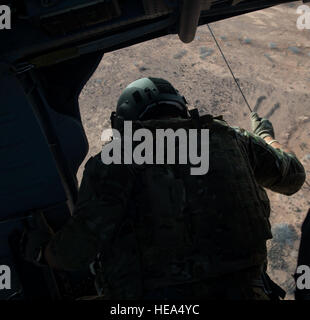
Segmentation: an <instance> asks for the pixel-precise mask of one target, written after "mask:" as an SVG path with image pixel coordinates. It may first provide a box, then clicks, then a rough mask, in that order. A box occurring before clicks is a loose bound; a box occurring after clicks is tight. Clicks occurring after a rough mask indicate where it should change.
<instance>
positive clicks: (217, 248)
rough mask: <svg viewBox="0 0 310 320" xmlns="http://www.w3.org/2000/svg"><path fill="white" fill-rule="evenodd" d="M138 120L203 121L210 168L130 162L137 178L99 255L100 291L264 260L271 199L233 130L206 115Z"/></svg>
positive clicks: (199, 124)
mask: <svg viewBox="0 0 310 320" xmlns="http://www.w3.org/2000/svg"><path fill="white" fill-rule="evenodd" d="M139 125H140V126H141V127H144V128H148V129H150V130H155V129H156V128H172V129H178V128H185V129H186V130H187V129H195V128H201V129H209V130H210V131H209V136H210V139H209V151H210V154H209V171H208V173H207V174H205V175H191V174H190V167H191V164H187V165H185V164H175V165H169V164H163V165H140V166H135V165H133V166H132V168H133V170H134V171H135V173H136V176H137V179H136V187H135V190H134V192H133V194H132V199H131V201H130V206H129V208H128V215H127V217H128V218H127V219H125V221H124V223H123V224H122V226H120V227H119V229H118V233H117V235H116V236H115V241H114V246H113V248H111V251H110V252H109V253H106V254H105V256H104V259H103V260H102V261H103V264H104V266H103V268H104V269H103V270H105V271H104V273H105V282H106V283H107V284H108V285H107V287H106V292H110V294H111V296H112V297H113V296H116V297H118V298H124V299H130V298H133V299H135V298H139V297H141V296H142V295H143V292H145V291H147V290H152V289H154V288H159V287H165V286H171V285H176V284H180V283H188V282H196V281H201V280H204V279H208V278H210V277H220V276H221V275H223V274H227V273H233V272H234V271H238V270H242V269H246V268H248V267H251V266H259V265H261V264H263V263H264V261H265V259H266V248H265V243H266V240H267V239H270V238H271V237H272V235H271V231H270V224H269V219H268V218H269V214H270V206H269V200H268V197H267V194H266V192H265V191H264V190H263V189H262V188H261V187H259V186H258V185H257V183H256V181H255V178H254V173H253V170H252V168H251V167H250V162H249V160H248V156H247V153H246V150H245V147H244V145H243V144H242V143H241V141H240V138H238V136H237V133H236V131H235V130H234V129H233V128H231V127H230V126H228V125H227V124H226V122H224V121H222V120H219V119H215V118H213V117H212V116H210V115H206V116H202V117H200V118H199V119H196V120H195V119H190V120H187V119H186V120H183V119H182V120H180V119H178V120H176V119H170V121H167V120H166V121H163V120H153V121H144V122H143V123H140V124H137V126H138V127H139ZM176 151H178V150H177V149H176Z"/></svg>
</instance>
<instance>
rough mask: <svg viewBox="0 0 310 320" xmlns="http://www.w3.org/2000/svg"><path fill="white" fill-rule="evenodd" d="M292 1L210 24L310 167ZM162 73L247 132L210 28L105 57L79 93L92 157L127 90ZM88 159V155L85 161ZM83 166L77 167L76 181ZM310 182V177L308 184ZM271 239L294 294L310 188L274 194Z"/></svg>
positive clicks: (309, 48)
mask: <svg viewBox="0 0 310 320" xmlns="http://www.w3.org/2000/svg"><path fill="white" fill-rule="evenodd" d="M300 4H301V2H300V1H297V2H292V3H290V4H286V5H280V6H276V7H273V8H270V9H267V10H262V11H257V12H254V13H251V14H247V15H243V16H239V17H235V18H231V19H227V20H223V21H219V22H216V23H212V24H211V27H212V29H213V31H214V34H215V35H216V37H217V39H218V42H219V44H220V46H221V47H222V50H223V52H224V54H225V56H226V58H227V60H228V61H229V63H230V66H231V68H232V69H233V71H234V73H235V76H236V78H237V79H238V81H239V84H240V86H241V88H242V90H243V92H244V94H245V96H246V98H247V99H248V101H249V103H250V105H251V106H252V108H254V110H255V111H257V112H258V114H259V115H260V116H263V117H267V118H269V119H270V120H271V121H272V123H273V125H274V128H275V133H276V138H277V139H278V140H279V141H280V142H281V143H283V144H284V145H285V146H287V147H289V148H290V149H292V150H293V151H294V152H295V153H296V154H297V156H298V157H299V159H300V160H301V161H302V163H303V164H304V166H305V169H306V171H307V173H308V175H309V171H310V108H309V106H310V92H309V88H310V30H298V29H297V27H296V21H297V18H298V15H297V14H296V8H297V6H298V5H300ZM147 76H153V77H162V78H166V79H167V80H169V81H170V82H171V83H172V84H173V85H174V86H175V87H176V88H177V89H178V90H179V91H180V92H181V93H183V94H184V95H185V96H186V98H187V100H188V102H189V104H190V107H191V108H193V107H198V108H199V109H200V112H201V113H212V114H214V115H220V114H222V115H224V117H225V119H226V120H227V121H228V122H229V124H231V125H238V126H241V127H244V128H245V129H250V118H249V110H248V108H247V106H246V104H245V102H244V100H243V99H242V96H241V94H240V92H239V91H238V89H237V87H236V84H235V83H234V81H233V78H232V77H231V75H230V73H229V70H228V69H227V67H226V65H225V62H224V61H223V59H222V57H221V55H220V53H219V51H218V50H217V47H216V45H215V43H214V41H213V39H212V37H211V35H210V33H209V30H208V27H207V26H202V27H199V28H198V32H197V35H196V38H195V41H193V42H192V43H190V44H183V43H182V42H181V41H180V40H179V39H178V37H177V36H176V35H170V36H166V37H163V38H159V39H155V40H152V41H149V42H145V43H142V44H139V45H135V46H132V47H129V48H126V49H122V50H119V51H115V52H112V53H108V54H106V55H105V56H104V57H103V59H102V61H101V63H100V65H99V67H98V69H97V70H96V72H95V73H94V75H93V77H92V78H91V79H90V81H89V82H88V83H87V85H86V86H85V87H84V89H83V91H82V93H81V95H80V109H81V115H82V120H83V124H84V127H85V130H86V134H87V136H88V140H89V145H90V149H89V154H88V157H87V159H88V158H89V157H90V156H92V155H95V154H96V153H98V152H100V150H101V145H102V142H101V139H100V137H101V133H102V131H103V129H106V128H108V127H109V126H110V122H109V118H110V113H111V111H112V110H114V108H115V106H116V102H117V99H118V97H119V95H120V93H121V92H122V90H123V89H124V88H125V87H126V85H128V84H129V83H130V82H132V81H134V80H136V79H138V78H141V77H147ZM87 159H86V160H87ZM82 171H83V165H82V166H81V168H80V171H79V179H80V178H81V174H82ZM309 183H310V181H309ZM269 195H270V200H271V205H272V212H271V223H272V227H273V236H274V238H273V239H272V240H270V241H269V243H268V248H269V274H270V276H271V278H272V279H273V280H274V281H275V282H277V283H278V284H280V285H281V286H282V287H283V288H284V289H285V290H286V291H287V297H286V299H293V291H294V281H293V278H292V274H293V273H294V271H295V268H296V261H297V253H298V247H299V238H300V227H301V224H302V222H303V219H304V217H305V215H306V212H307V210H308V208H309V207H310V185H309V184H308V183H306V184H304V186H303V188H302V189H301V190H300V191H299V192H298V193H297V194H295V195H293V196H290V197H288V196H283V195H280V194H275V193H272V192H269Z"/></svg>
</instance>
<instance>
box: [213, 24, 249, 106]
mask: <svg viewBox="0 0 310 320" xmlns="http://www.w3.org/2000/svg"><path fill="white" fill-rule="evenodd" d="M207 26H208V28H209V31H210V33H211V35H212V37H213V40H214V42H215V43H216V45H217V47H218V49H219V51H220V53H221V55H222V57H223V59H224V61H225V63H226V65H227V67H228V69H229V71H230V73H231V75H232V77H233V78H234V80H235V83H236V85H237V87H238V88H239V91H240V93H241V95H242V97H243V99H244V101H245V103H246V105H247V106H248V108H249V110H250V112H253V111H252V108H251V107H250V105H249V103H248V100H247V99H246V97H245V95H244V93H243V91H242V89H241V87H240V85H239V83H238V81H237V79H236V78H235V75H234V73H233V71H232V70H231V68H230V66H229V64H228V61H227V60H226V58H225V55H224V53H223V51H222V49H221V47H220V45H219V44H218V42H217V40H216V38H215V35H214V33H213V31H212V29H211V27H210V26H209V24H207Z"/></svg>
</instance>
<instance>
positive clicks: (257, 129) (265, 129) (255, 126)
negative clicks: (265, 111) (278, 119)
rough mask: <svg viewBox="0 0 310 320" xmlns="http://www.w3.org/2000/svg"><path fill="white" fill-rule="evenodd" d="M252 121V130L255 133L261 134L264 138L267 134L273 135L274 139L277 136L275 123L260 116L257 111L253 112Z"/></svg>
mask: <svg viewBox="0 0 310 320" xmlns="http://www.w3.org/2000/svg"><path fill="white" fill-rule="evenodd" d="M251 122H252V131H253V133H254V134H256V135H258V136H260V137H261V138H262V139H264V138H265V137H267V136H271V137H272V138H273V139H274V138H275V134H274V130H273V125H272V123H271V122H270V121H269V120H267V119H265V118H260V117H259V116H258V114H257V113H256V112H252V113H251Z"/></svg>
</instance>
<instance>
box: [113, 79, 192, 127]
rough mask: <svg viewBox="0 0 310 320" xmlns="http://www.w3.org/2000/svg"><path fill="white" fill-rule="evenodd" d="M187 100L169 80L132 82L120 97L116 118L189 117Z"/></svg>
mask: <svg viewBox="0 0 310 320" xmlns="http://www.w3.org/2000/svg"><path fill="white" fill-rule="evenodd" d="M186 104H187V102H186V99H185V98H184V97H183V96H181V95H180V94H179V92H178V91H177V90H176V89H175V88H174V87H173V86H172V85H171V83H169V82H168V81H167V80H164V79H159V78H142V79H139V80H136V81H134V82H132V83H131V84H130V85H128V86H127V88H126V89H125V90H124V91H123V93H122V94H121V96H120V97H119V100H118V103H117V108H116V114H115V115H116V116H117V117H121V118H123V119H124V120H133V121H134V120H144V119H151V118H152V116H153V115H154V114H161V115H166V114H172V113H173V114H174V115H180V116H182V117H184V118H187V117H188V110H187V107H186Z"/></svg>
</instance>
